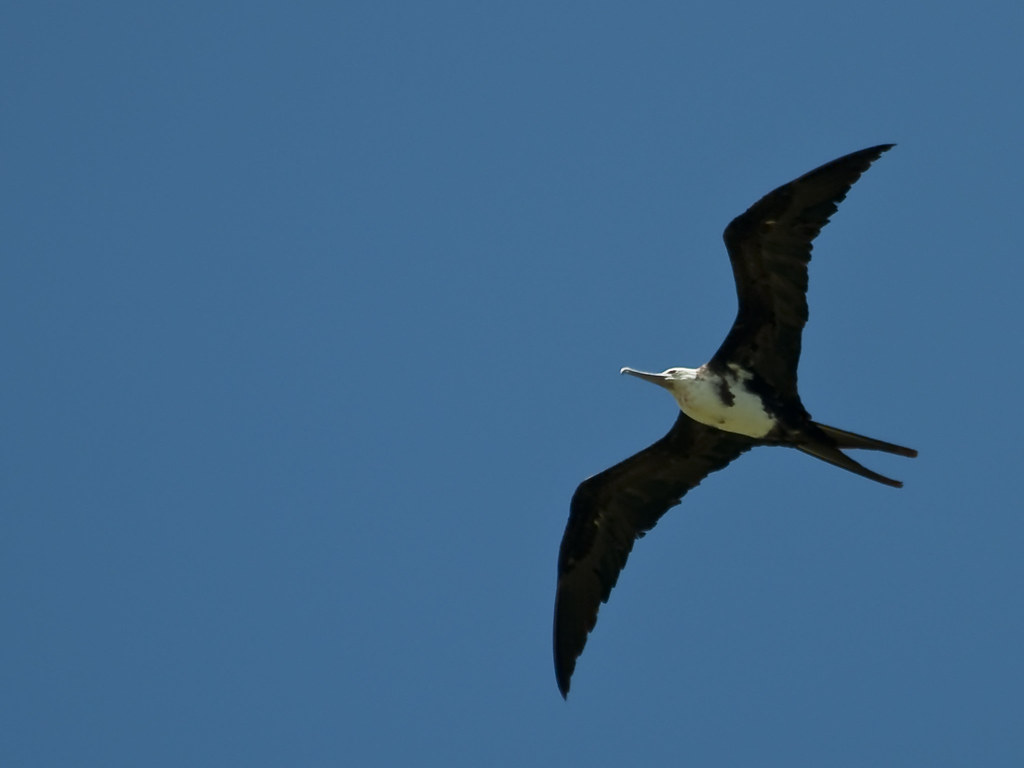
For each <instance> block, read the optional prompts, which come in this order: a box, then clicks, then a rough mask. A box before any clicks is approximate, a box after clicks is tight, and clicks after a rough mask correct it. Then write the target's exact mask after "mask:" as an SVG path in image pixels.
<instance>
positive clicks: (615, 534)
mask: <svg viewBox="0 0 1024 768" xmlns="http://www.w3.org/2000/svg"><path fill="white" fill-rule="evenodd" d="M754 445H756V441H754V440H753V439H751V438H749V437H745V436H743V435H737V434H732V433H729V432H723V431H721V430H718V429H714V428H713V427H707V426H705V425H703V424H699V423H698V422H696V421H693V420H692V419H690V418H689V417H688V416H686V415H685V414H682V413H680V414H679V418H678V419H676V423H675V425H674V426H673V427H672V429H671V430H670V431H669V433H668V434H667V435H665V436H664V437H663V438H662V439H661V440H659V441H658V442H656V443H654V444H653V445H651V446H650V447H648V448H645V449H644V450H642V451H640V452H639V453H637V454H635V455H634V456H631V457H630V458H628V459H626V460H625V461H623V462H621V463H619V464H616V465H615V466H614V467H611V468H610V469H606V470H605V471H604V472H601V473H600V474H597V475H594V476H593V477H591V478H589V479H587V480H584V481H583V482H582V483H580V486H579V487H578V488H577V489H576V493H575V494H573V497H572V503H571V504H570V505H569V522H568V523H567V524H566V526H565V535H564V536H563V537H562V547H561V549H560V551H559V553H558V589H557V592H556V594H555V626H554V645H555V677H556V679H557V680H558V688H559V690H560V691H561V692H562V695H563V696H566V695H567V694H568V692H569V680H570V678H571V677H572V672H573V669H574V668H575V667H576V659H577V658H579V655H580V654H581V653H582V652H583V646H584V645H586V642H587V635H588V634H589V632H590V630H592V629H593V628H594V625H595V624H596V622H597V610H598V608H599V607H600V605H601V603H603V602H606V601H607V600H608V596H609V595H610V594H611V591H612V587H614V586H615V582H616V580H617V579H618V578H619V573H620V572H621V571H622V569H623V567H625V565H626V558H627V557H628V556H629V552H630V550H631V549H632V548H633V542H634V541H635V540H636V539H638V538H640V537H641V536H643V535H644V534H645V533H646V532H647V531H649V530H650V529H651V528H653V527H654V524H655V523H657V522H658V519H659V518H660V517H661V516H662V515H663V514H665V512H666V511H668V509H669V508H671V507H673V506H675V505H676V504H678V503H679V501H680V499H681V498H682V497H683V495H684V494H685V493H686V492H687V491H689V490H690V489H691V488H693V487H695V486H696V485H697V484H698V483H699V482H700V481H701V480H703V479H704V478H705V477H707V476H708V475H709V474H710V473H711V472H714V471H716V470H719V469H721V468H722V467H724V466H725V465H726V464H728V463H729V462H730V461H732V460H733V459H735V458H736V457H737V456H739V455H740V454H741V453H743V452H744V451H746V450H748V449H749V448H751V447H753V446H754Z"/></svg>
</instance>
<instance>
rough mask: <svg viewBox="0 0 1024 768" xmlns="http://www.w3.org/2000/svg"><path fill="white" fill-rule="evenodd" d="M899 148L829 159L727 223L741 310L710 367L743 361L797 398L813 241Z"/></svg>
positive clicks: (782, 392) (886, 146) (779, 389)
mask: <svg viewBox="0 0 1024 768" xmlns="http://www.w3.org/2000/svg"><path fill="white" fill-rule="evenodd" d="M892 146H893V145H892V144H881V145H879V146H877V147H870V148H869V149H862V150H860V151H859V152H853V153H852V154H849V155H845V156H843V157H840V158H839V159H837V160H833V161H832V162H830V163H826V164H825V165H823V166H821V167H820V168H816V169H814V170H813V171H810V172H809V173H806V174H804V175H803V176H801V177H800V178H798V179H796V180H795V181H791V182H790V183H788V184H785V185H783V186H781V187H779V188H778V189H776V190H774V191H772V192H769V193H768V194H767V195H765V196H764V197H762V198H761V199H760V200H758V201H757V202H756V203H754V204H753V205H752V206H751V207H750V208H749V209H748V210H747V211H746V212H745V213H743V214H742V215H740V216H737V217H736V218H735V219H733V221H732V222H731V223H730V224H729V226H728V227H726V229H725V234H724V238H725V245H726V248H728V250H729V260H730V261H731V262H732V271H733V276H734V277H735V279H736V294H737V297H738V299H739V311H738V312H737V315H736V321H735V322H734V323H733V326H732V329H731V330H730V331H729V335H728V336H727V337H726V339H725V341H724V342H723V343H722V346H721V347H720V348H719V350H718V351H717V352H716V353H715V356H714V357H713V358H712V359H711V363H710V365H712V366H718V367H719V368H721V367H722V366H724V364H725V363H728V362H732V363H738V364H739V365H741V366H743V367H745V368H748V369H750V370H753V371H754V372H756V373H757V374H759V375H760V376H761V378H763V379H764V380H765V381H766V382H767V383H768V384H769V385H770V387H771V388H772V389H774V390H775V391H776V392H777V393H778V394H780V395H782V396H783V397H785V398H796V397H797V388H796V368H797V363H798V362H799V360H800V341H801V334H802V333H803V328H804V324H805V323H806V322H807V265H808V263H809V262H810V260H811V243H812V241H813V240H814V238H815V237H817V236H818V233H819V232H820V231H821V228H822V227H824V226H825V225H826V224H827V223H828V220H829V217H830V216H831V215H832V214H833V213H835V212H836V210H837V209H838V207H839V203H840V202H842V200H843V198H845V197H846V193H847V192H849V190H850V187H852V186H853V184H854V182H856V181H857V179H858V178H860V175H861V174H862V173H863V172H864V171H866V170H867V169H868V167H869V166H870V165H871V163H873V162H874V161H875V160H877V159H878V157H879V156H880V155H881V154H882V153H883V152H885V151H886V150H888V149H890V148H891V147H892Z"/></svg>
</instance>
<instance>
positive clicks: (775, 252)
mask: <svg viewBox="0 0 1024 768" xmlns="http://www.w3.org/2000/svg"><path fill="white" fill-rule="evenodd" d="M892 146H893V145H892V144H882V145H879V146H877V147H871V148H869V149H862V150H861V151H859V152H853V153H852V154H849V155H846V156H844V157H840V158H839V159H838V160H833V161H832V162H830V163H826V164H825V165H823V166H821V167H820V168H816V169H815V170H813V171H811V172H810V173H806V174H804V175H803V176H801V177H800V178H798V179H796V180H795V181H791V182H790V183H789V184H786V185H784V186H781V187H779V188H778V189H776V190H775V191H773V192H769V193H768V194H767V195H765V196H764V197H763V198H761V199H760V200H758V201H757V202H756V203H754V205H752V206H751V207H750V209H749V210H747V212H746V213H744V214H742V215H740V216H738V217H737V218H736V219H734V220H733V221H732V223H731V224H729V226H728V227H726V229H725V235H724V237H725V246H726V248H727V249H728V251H729V261H730V262H732V271H733V276H734V278H735V280H736V294H737V297H738V298H739V311H738V312H737V314H736V320H735V322H734V323H733V325H732V328H731V329H730V331H729V335H728V336H726V337H725V341H724V342H723V343H722V346H721V347H720V348H719V349H718V351H717V352H716V353H715V354H714V356H713V357H712V358H711V360H710V361H709V362H708V363H707V364H705V365H702V366H701V367H700V368H669V369H668V370H667V371H664V372H662V373H645V372H643V371H636V370H633V369H632V368H623V369H622V371H621V372H622V373H628V374H630V375H632V376H636V377H638V378H641V379H644V380H645V381H649V382H652V383H654V384H657V385H658V386H661V387H664V388H665V389H667V390H668V391H669V392H671V393H672V396H673V397H674V398H675V400H676V402H677V403H678V404H679V409H680V411H681V413H680V414H679V415H678V417H677V418H676V422H675V424H674V425H673V427H672V429H671V430H669V432H668V434H667V435H665V436H664V437H663V438H661V439H660V440H658V442H656V443H654V444H653V445H651V446H650V447H648V448H645V449H644V450H642V451H640V453H637V454H636V455H634V456H631V457H630V458H628V459H626V460H625V461H623V462H621V463H619V464H616V465H615V466H614V467H611V468H610V469H606V470H605V471H604V472H601V473H600V474H597V475H594V476H593V477H591V478H589V479H587V480H584V481H583V482H582V483H581V484H580V486H579V487H578V488H577V489H576V493H575V494H573V497H572V502H571V503H570V506H569V522H568V523H567V524H566V527H565V535H564V536H563V537H562V546H561V549H560V551H559V553H558V589H557V593H556V596H555V626H554V650H555V678H556V679H557V681H558V688H559V690H560V691H561V692H562V696H567V695H568V693H569V681H570V679H571V677H572V673H573V669H575V667H576V659H577V658H579V655H580V654H581V653H582V652H583V646H584V645H585V644H586V642H587V635H588V634H589V633H590V631H591V630H592V629H593V628H594V625H595V623H596V622H597V611H598V608H599V607H600V604H601V603H603V602H606V601H607V600H608V596H609V595H610V594H611V590H612V587H614V586H615V582H616V580H617V579H618V577H619V573H620V572H621V571H622V569H623V567H624V566H625V565H626V558H627V557H628V556H629V552H630V550H631V549H632V548H633V542H634V541H635V540H636V539H638V538H640V537H641V536H643V535H644V534H645V533H646V532H647V531H649V530H650V529H651V528H653V527H654V525H655V523H657V522H658V520H659V519H660V518H661V516H662V515H663V514H665V512H666V511H668V510H669V509H670V508H671V507H673V506H675V505H676V504H678V503H679V501H680V500H681V499H682V497H683V496H684V495H685V494H686V492H687V491H689V490H690V489H692V488H694V487H695V486H696V485H697V484H698V483H700V481H701V480H703V479H704V478H705V477H707V476H708V475H709V474H710V473H712V472H715V471H717V470H719V469H722V468H723V467H724V466H725V465H726V464H728V463H729V462H730V461H732V460H733V459H735V458H736V457H737V456H739V455H740V454H741V453H743V452H744V451H748V450H750V449H751V448H753V447H755V446H758V445H785V446H790V447H792V448H797V449H799V450H801V451H803V452H804V453H808V454H810V455H811V456H816V457H817V458H819V459H822V460H824V461H827V462H829V463H831V464H835V465H836V466H838V467H842V468H843V469H846V470H849V471H850V472H855V473H857V474H858V475H862V476H863V477H867V478H870V479H871V480H875V481H877V482H879V483H884V484H885V485H890V486H893V487H896V488H899V487H900V486H902V483H900V482H899V481H898V480H893V479H891V478H888V477H884V476H883V475H880V474H878V473H877V472H873V471H871V470H870V469H867V468H866V467H864V466H861V465H860V464H859V463H858V462H856V461H854V460H853V459H851V458H850V457H849V456H847V455H846V454H845V453H843V451H842V449H844V448H865V449H868V450H875V451H885V452H886V453H895V454H898V455H900V456H909V457H913V456H917V451H915V450H913V449H912V448H904V447H903V446H899V445H893V444H892V443H886V442H883V441H882V440H875V439H873V438H870V437H864V436H863V435H858V434H855V433H853V432H847V431H845V430H842V429H836V428H835V427H827V426H825V425H824V424H819V423H818V422H815V421H812V420H811V417H810V414H808V413H807V410H806V409H805V408H804V406H803V404H802V403H801V402H800V395H799V394H798V392H797V385H796V369H797V362H798V361H799V359H800V335H801V333H802V331H803V327H804V324H805V323H806V322H807V264H808V262H809V261H810V259H811V242H812V241H813V240H814V238H815V237H817V235H818V232H820V231H821V228H822V227H824V226H825V224H827V223H828V220H829V217H830V216H831V215H832V214H833V213H835V212H836V209H837V208H838V207H839V203H840V202H842V200H843V198H844V197H846V193H847V192H848V191H849V190H850V187H852V186H853V184H854V182H856V181H857V179H858V178H860V175H861V174H862V173H863V172H864V171H866V170H867V169H868V166H870V165H871V163H873V162H874V161H875V160H877V159H878V158H879V156H881V154H882V153H883V152H885V151H886V150H888V149H890V148H891V147H892Z"/></svg>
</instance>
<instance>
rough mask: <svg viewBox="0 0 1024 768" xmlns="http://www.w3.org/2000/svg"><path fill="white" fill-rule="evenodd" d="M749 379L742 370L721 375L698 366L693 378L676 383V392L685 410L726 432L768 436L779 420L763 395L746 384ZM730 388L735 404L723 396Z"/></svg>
mask: <svg viewBox="0 0 1024 768" xmlns="http://www.w3.org/2000/svg"><path fill="white" fill-rule="evenodd" d="M730 367H731V366H730ZM747 378H749V374H746V373H744V372H743V371H740V370H739V369H733V370H730V371H729V372H728V373H726V374H725V376H724V377H720V376H717V375H715V374H714V373H712V372H711V371H709V370H707V369H706V368H698V369H697V370H696V371H694V375H693V376H692V377H687V378H679V379H676V380H674V381H673V382H672V395H673V396H674V397H675V399H676V402H677V403H679V407H680V409H681V410H682V411H683V413H685V414H686V415H687V416H689V417H690V418H691V419H693V420H694V421H699V422H700V423H701V424H707V425H708V426H710V427H716V428H717V429H722V430H725V431H726V432H735V433H737V434H740V435H747V436H748V437H764V436H765V435H767V434H768V432H770V431H771V428H772V427H773V426H775V421H774V420H773V419H772V417H771V416H770V415H769V414H768V412H767V411H765V409H764V405H763V404H762V402H761V398H759V397H758V396H757V395H754V394H752V393H751V392H748V391H747V388H746V387H744V386H743V381H744V380H745V379H747ZM726 389H728V392H729V393H730V394H731V395H732V397H731V401H732V402H731V403H730V402H727V401H728V400H729V399H730V398H726V401H723V399H722V395H723V393H724V392H725V391H726Z"/></svg>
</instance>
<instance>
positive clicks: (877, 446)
mask: <svg viewBox="0 0 1024 768" xmlns="http://www.w3.org/2000/svg"><path fill="white" fill-rule="evenodd" d="M813 424H814V426H815V427H817V428H818V429H819V430H821V433H822V435H823V436H824V437H825V438H826V439H825V440H821V439H818V440H814V439H811V440H808V441H807V442H806V443H804V444H803V445H798V446H796V447H797V448H799V449H800V450H801V451H803V452H804V453H807V454H810V455H811V456H815V457H817V458H819V459H821V460H822V461H827V462H828V463H829V464H834V465H835V466H837V467H842V468H843V469H845V470H848V471H849V472H853V473H854V474H857V475H860V476H861V477H866V478H868V479H869V480H874V481H875V482H877V483H882V484H883V485H889V486H892V487H893V488H902V487H903V483H901V482H900V481H899V480H893V479H892V478H891V477H886V476H885V475H880V474H878V473H877V472H873V471H872V470H870V469H868V468H867V467H865V466H864V465H862V464H860V463H859V462H856V461H854V460H853V459H851V458H850V457H849V456H847V455H846V454H845V453H843V452H842V451H841V450H839V449H840V448H863V449H866V450H870V451H884V452H885V453H895V454H897V455H899V456H907V457H909V458H913V457H915V456H917V451H915V450H914V449H913V448H904V447H903V446H902V445H896V444H894V443H887V442H885V441H884V440H875V439H874V438H873V437H865V436H864V435H858V434H856V433H854V432H847V431H845V430H842V429H836V428H835V427H828V426H825V425H824V424H818V423H817V422H813Z"/></svg>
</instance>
